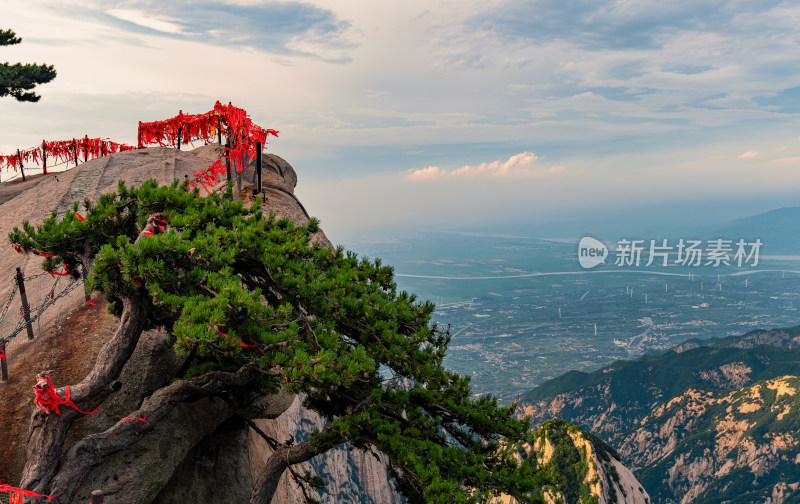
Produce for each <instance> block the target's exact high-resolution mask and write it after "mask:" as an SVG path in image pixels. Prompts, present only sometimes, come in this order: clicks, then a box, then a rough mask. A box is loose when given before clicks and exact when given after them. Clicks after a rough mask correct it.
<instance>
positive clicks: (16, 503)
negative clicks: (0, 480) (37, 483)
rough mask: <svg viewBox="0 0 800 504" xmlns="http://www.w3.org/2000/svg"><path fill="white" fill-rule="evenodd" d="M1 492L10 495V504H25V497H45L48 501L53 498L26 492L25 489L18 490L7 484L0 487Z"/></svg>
mask: <svg viewBox="0 0 800 504" xmlns="http://www.w3.org/2000/svg"><path fill="white" fill-rule="evenodd" d="M0 492H7V493H8V504H23V502H24V501H25V497H45V498H47V499H52V498H53V496H51V495H42V494H38V493H36V492H31V491H30V490H25V489H24V488H17V487H13V486H11V485H6V484H2V485H0Z"/></svg>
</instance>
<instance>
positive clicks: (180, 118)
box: [178, 110, 183, 150]
mask: <svg viewBox="0 0 800 504" xmlns="http://www.w3.org/2000/svg"><path fill="white" fill-rule="evenodd" d="M182 132H183V110H179V111H178V150H181V133H182Z"/></svg>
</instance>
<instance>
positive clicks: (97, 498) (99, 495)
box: [89, 490, 104, 504]
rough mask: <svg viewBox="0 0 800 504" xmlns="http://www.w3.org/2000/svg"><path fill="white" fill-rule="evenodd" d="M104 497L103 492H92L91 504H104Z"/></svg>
mask: <svg viewBox="0 0 800 504" xmlns="http://www.w3.org/2000/svg"><path fill="white" fill-rule="evenodd" d="M103 500H104V496H103V491H102V490H93V491H92V500H91V502H90V503H89V504H103Z"/></svg>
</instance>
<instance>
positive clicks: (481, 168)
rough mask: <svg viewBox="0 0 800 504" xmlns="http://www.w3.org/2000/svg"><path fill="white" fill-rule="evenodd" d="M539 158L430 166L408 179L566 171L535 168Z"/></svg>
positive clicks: (522, 154)
mask: <svg viewBox="0 0 800 504" xmlns="http://www.w3.org/2000/svg"><path fill="white" fill-rule="evenodd" d="M537 159H539V157H538V156H537V155H536V154H534V153H533V152H527V151H525V152H520V153H519V154H514V155H513V156H511V157H509V158H508V159H507V160H506V161H500V160H497V161H492V162H491V163H481V164H479V165H464V166H462V167H461V168H456V169H454V170H449V171H448V170H444V169H441V168H439V167H438V166H429V167H427V168H422V169H419V170H409V171H408V172H407V173H406V178H407V179H410V180H433V179H441V178H478V177H481V178H485V177H492V178H500V177H526V176H531V175H541V174H545V173H558V172H561V171H563V170H564V167H563V166H557V165H554V166H551V167H549V168H544V167H543V168H534V167H533V166H531V165H533V163H534V162H535V161H536V160H537Z"/></svg>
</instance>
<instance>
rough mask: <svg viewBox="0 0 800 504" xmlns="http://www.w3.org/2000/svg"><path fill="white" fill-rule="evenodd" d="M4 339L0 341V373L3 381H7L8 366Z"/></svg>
mask: <svg viewBox="0 0 800 504" xmlns="http://www.w3.org/2000/svg"><path fill="white" fill-rule="evenodd" d="M6 358H7V357H6V339H5V338H2V339H0V371H2V375H3V381H8V365H7V364H6Z"/></svg>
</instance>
